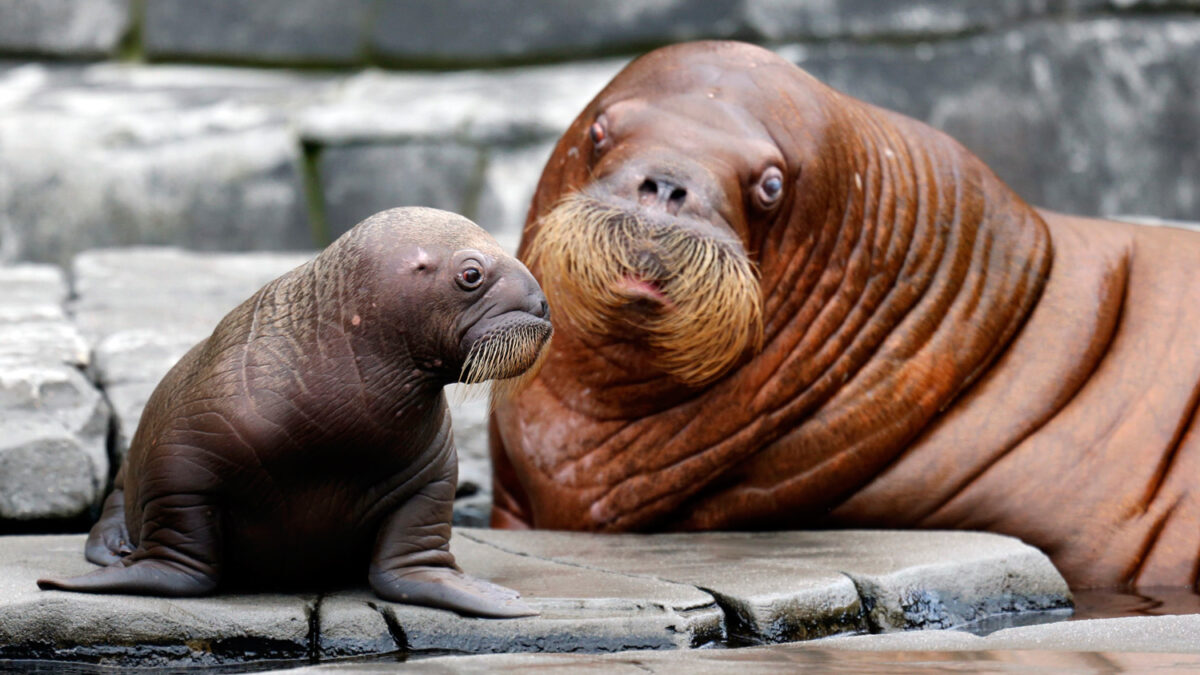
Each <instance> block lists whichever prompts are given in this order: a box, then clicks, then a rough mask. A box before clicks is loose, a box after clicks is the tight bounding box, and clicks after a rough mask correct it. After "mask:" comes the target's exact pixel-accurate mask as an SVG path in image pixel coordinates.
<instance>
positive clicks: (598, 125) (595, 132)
mask: <svg viewBox="0 0 1200 675" xmlns="http://www.w3.org/2000/svg"><path fill="white" fill-rule="evenodd" d="M588 137H589V138H591V139H592V145H593V146H594V147H595V148H596V149H597V150H599V149H600V148H601V146H603V145H604V141H606V140H608V131H606V130H605V129H604V117H603V116H601V117H599V118H597V119H596V121H595V122H592V126H591V128H590V129H588Z"/></svg>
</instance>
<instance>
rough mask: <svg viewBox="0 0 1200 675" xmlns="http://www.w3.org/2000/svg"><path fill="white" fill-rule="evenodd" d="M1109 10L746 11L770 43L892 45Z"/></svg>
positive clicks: (1005, 6)
mask: <svg viewBox="0 0 1200 675" xmlns="http://www.w3.org/2000/svg"><path fill="white" fill-rule="evenodd" d="M1135 2H1136V0H1135ZM1104 4H1105V0H1050V1H1049V2H1047V0H1005V1H1004V2H995V0H966V1H965V2H964V1H963V0H906V1H905V2H888V3H879V2H873V1H872V0H849V1H846V0H836V1H835V0H816V1H811V0H746V3H745V5H744V9H743V11H744V12H745V17H746V23H747V25H748V26H749V28H750V29H751V30H752V31H753V33H754V34H755V35H756V36H757V37H758V38H759V39H764V40H766V41H768V42H784V41H787V40H847V41H850V40H853V41H886V40H916V39H937V38H947V37H950V38H953V37H958V36H961V35H964V34H971V33H978V32H982V31H988V30H996V29H1000V28H1005V27H1007V26H1009V25H1012V24H1013V23H1016V22H1018V21H1024V20H1029V19H1034V18H1038V17H1046V16H1055V17H1061V16H1074V15H1075V14H1077V13H1079V12H1081V11H1087V10H1095V9H1099V8H1101V7H1103V6H1104ZM1130 4H1133V3H1130ZM1138 4H1144V3H1138Z"/></svg>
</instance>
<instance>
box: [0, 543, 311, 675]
mask: <svg viewBox="0 0 1200 675" xmlns="http://www.w3.org/2000/svg"><path fill="white" fill-rule="evenodd" d="M84 539H85V537H83V536H82V535H69V536H36V537H9V538H6V540H5V545H4V546H2V547H0V598H2V600H0V658H15V657H21V658H31V657H32V658H51V659H53V658H58V659H63V658H65V659H74V660H79V659H83V660H98V661H99V662H100V663H104V664H108V665H132V664H137V665H143V666H147V665H150V666H153V665H159V666H161V665H167V664H182V663H186V664H189V665H203V664H209V665H217V664H220V663H224V662H228V661H243V660H246V659H247V658H253V659H271V658H275V659H300V658H307V657H308V655H309V647H310V620H309V619H310V616H311V615H312V611H313V607H314V605H315V600H316V599H315V598H314V597H310V596H293V595H270V594H258V595H226V596H215V597H209V598H180V599H176V598H149V597H137V596H120V597H114V596H106V595H92V594H87V593H67V592H64V591H41V590H38V587H37V585H36V583H35V582H36V581H37V579H38V578H39V577H43V576H51V575H76V574H82V573H84V572H87V571H88V570H89V569H93V566H92V565H91V564H90V563H88V562H87V561H86V560H84V558H83V542H84Z"/></svg>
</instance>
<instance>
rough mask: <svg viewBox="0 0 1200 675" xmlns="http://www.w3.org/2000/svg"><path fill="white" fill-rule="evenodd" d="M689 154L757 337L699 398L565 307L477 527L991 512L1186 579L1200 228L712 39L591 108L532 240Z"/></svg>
mask: <svg viewBox="0 0 1200 675" xmlns="http://www.w3.org/2000/svg"><path fill="white" fill-rule="evenodd" d="M601 114H603V115H604V116H605V117H604V118H603V119H604V121H605V123H606V124H607V125H608V126H607V127H606V132H607V138H606V140H605V141H604V144H605V145H604V147H603V148H602V149H601V150H600V151H597V150H595V149H594V148H593V144H592V141H591V139H590V138H589V128H590V127H591V125H592V124H593V122H594V121H596V120H597V119H598V116H599V115H601ZM1031 151H1034V152H1036V148H1034V149H1031ZM680 158H684V159H680ZM689 158H690V160H692V161H693V162H694V163H698V164H699V165H700V167H701V169H698V170H695V169H694V170H691V171H690V173H689V171H682V172H680V173H681V174H685V175H687V176H688V177H689V178H696V176H699V179H697V180H694V181H693V182H692V183H691V184H690V185H691V186H693V187H695V189H694V190H692V191H691V192H689V196H690V195H692V194H693V193H695V194H697V196H698V198H700V199H701V200H706V201H707V203H708V204H709V205H710V206H711V209H710V211H711V212H712V213H715V214H716V216H717V217H714V219H713V221H714V224H715V226H717V227H723V228H725V230H726V231H731V232H733V233H735V234H736V236H737V237H739V238H740V240H741V241H742V243H743V245H744V247H745V250H746V251H747V252H748V255H750V256H751V258H752V259H753V260H754V262H755V263H756V264H757V265H758V268H759V270H760V274H761V287H762V295H763V309H764V311H763V316H764V323H765V330H764V341H763V346H762V349H761V350H760V351H757V352H754V353H748V354H747V355H746V356H745V357H744V358H743V359H742V360H741V361H740V362H739V363H738V365H737V366H736V367H734V368H733V369H732V370H730V371H729V372H727V373H726V374H725V375H723V376H722V377H721V378H719V379H718V380H716V381H715V382H712V383H710V384H707V385H705V386H702V387H698V388H695V387H686V386H683V385H681V384H680V383H678V382H676V381H674V380H672V379H671V378H670V377H667V376H665V375H663V374H656V371H655V368H654V358H653V354H650V353H648V352H647V350H646V349H645V348H644V347H642V346H640V345H639V344H638V343H637V340H636V338H631V339H629V340H613V339H609V338H602V337H598V336H594V335H581V334H580V332H579V331H577V330H575V329H574V328H573V327H572V325H570V324H569V323H564V322H561V321H560V322H558V323H556V334H555V340H554V342H553V343H552V346H551V348H550V353H549V355H548V357H547V359H546V362H545V366H544V367H543V369H542V370H541V371H540V373H539V376H538V378H537V379H536V380H535V381H534V382H533V384H532V385H531V386H530V387H529V388H527V389H526V390H525V391H524V392H523V393H521V394H520V395H519V396H518V397H516V398H515V399H513V400H511V401H510V402H508V403H506V404H503V405H501V406H499V407H498V409H497V411H496V414H495V416H494V418H493V423H492V453H493V460H494V464H495V508H494V512H493V525H495V526H497V527H508V528H520V527H536V528H554V529H572V530H594V531H628V530H634V531H656V530H721V529H772V528H778V529H783V528H789V529H790V528H811V527H847V526H850V527H899V528H908V527H913V528H939V529H943V528H956V529H957V528H961V529H976V530H988V531H993V532H999V533H1004V534H1010V535H1015V536H1018V537H1020V538H1021V539H1023V540H1025V541H1026V542H1028V543H1030V544H1033V545H1035V546H1037V547H1039V548H1041V549H1043V550H1044V551H1046V552H1047V553H1048V554H1049V555H1050V556H1051V557H1052V559H1053V560H1054V562H1055V563H1056V564H1057V565H1058V567H1059V568H1060V570H1061V571H1062V572H1063V574H1064V576H1065V577H1066V578H1067V580H1068V581H1069V582H1070V583H1071V584H1072V585H1073V586H1074V587H1106V586H1141V587H1148V586H1158V585H1172V586H1191V587H1195V586H1196V583H1197V570H1198V560H1200V558H1198V553H1200V487H1198V483H1200V481H1197V477H1200V424H1198V423H1197V405H1198V403H1200V235H1197V234H1196V233H1193V232H1188V231H1185V230H1179V229H1169V228H1152V227H1139V226H1134V225H1128V224H1122V223H1116V222H1109V221H1100V220H1091V219H1084V218H1076V217H1072V216H1066V215H1060V214H1054V213H1049V212H1046V211H1039V210H1036V209H1034V208H1032V207H1030V206H1028V205H1027V204H1026V203H1025V202H1024V201H1022V200H1021V199H1020V198H1019V197H1018V196H1017V195H1015V194H1014V193H1012V192H1011V191H1010V190H1009V189H1008V188H1007V187H1006V186H1005V185H1004V184H1002V183H1001V182H1000V181H999V179H997V178H996V177H995V175H994V174H993V173H992V172H991V171H990V170H989V169H987V167H985V166H984V165H983V164H982V163H981V162H980V161H979V160H978V159H977V158H976V157H974V156H973V155H971V154H970V153H969V152H968V151H966V150H965V149H964V148H962V147H961V146H960V145H958V144H957V143H955V142H954V141H953V140H952V139H950V138H949V137H947V136H945V135H944V134H942V133H940V132H938V131H936V130H934V129H931V128H929V127H927V126H925V125H923V124H921V123H919V122H916V121H914V120H911V119H908V118H905V117H903V116H901V115H898V114H895V113H892V112H889V111H885V110H882V109H879V108H875V107H872V106H870V105H867V104H865V103H862V102H860V101H857V100H855V99H852V98H850V97H847V96H845V95H843V94H840V93H837V92H835V91H833V90H831V89H829V88H828V87H825V86H824V85H822V84H820V83H819V82H817V81H816V80H814V79H812V78H811V77H810V76H808V75H807V74H806V73H804V72H803V71H801V70H800V69H799V68H796V67H795V66H794V65H792V64H790V63H788V62H786V61H784V60H782V59H780V58H778V57H777V56H775V55H773V54H771V53H770V52H767V51H765V50H762V49H759V48H757V47H753V46H750V45H744V44H739V43H728V42H703V43H690V44H684V45H677V46H673V47H668V48H664V49H660V50H657V51H655V52H652V53H650V54H648V55H646V56H644V57H642V58H641V59H639V60H637V61H635V62H634V63H633V64H631V65H630V66H629V67H627V68H626V69H625V70H624V71H623V72H622V73H621V74H619V75H618V76H617V77H616V78H615V79H614V80H613V82H612V83H610V84H609V85H608V87H607V88H606V89H604V91H602V92H601V93H600V94H599V95H598V96H597V97H596V99H595V100H593V101H592V102H591V103H590V104H589V105H588V106H587V108H586V109H585V110H584V111H583V112H582V114H581V115H580V116H579V117H578V119H576V120H575V122H574V123H573V124H572V125H571V127H570V128H569V129H568V130H567V131H566V133H565V134H564V135H563V137H562V139H561V140H560V141H559V143H558V145H557V147H556V148H555V151H554V153H553V155H552V156H551V158H550V160H549V162H548V164H547V166H546V169H545V172H544V173H543V175H542V179H541V182H540V184H539V186H538V189H537V193H536V195H535V197H534V199H533V203H532V206H531V208H530V213H529V220H528V222H527V224H526V228H525V232H524V238H523V242H522V248H521V254H520V255H521V256H522V257H524V254H525V253H526V252H527V251H528V249H529V244H530V242H531V241H532V240H534V239H536V238H537V237H538V232H539V225H538V221H539V218H541V216H543V215H544V214H545V213H547V212H548V211H549V210H550V209H551V208H552V207H553V206H554V205H555V204H556V203H557V202H558V201H559V200H560V199H561V198H562V197H564V196H566V195H569V194H571V193H573V192H575V191H578V190H581V189H584V188H588V189H593V190H594V189H596V188H597V186H600V187H602V188H603V189H602V190H600V192H601V193H603V194H606V195H608V194H617V193H619V192H620V189H621V188H620V186H617V187H613V186H612V185H613V182H612V180H611V177H612V176H613V175H616V174H617V173H619V172H620V171H622V170H625V169H629V168H630V167H634V168H635V169H637V170H644V169H645V170H649V171H655V170H658V169H659V168H661V166H660V165H664V164H665V165H669V164H672V163H680V162H682V163H683V164H686V163H687V162H688V159H689ZM772 159H773V161H781V162H782V163H783V165H784V168H785V171H784V173H785V175H786V180H785V185H786V190H785V194H784V196H783V203H782V204H781V206H779V207H778V208H776V209H775V210H774V211H771V212H763V211H762V210H761V209H756V208H755V206H754V204H753V203H752V201H751V200H750V197H749V196H748V194H749V189H750V188H749V186H750V185H751V184H752V181H753V180H754V176H755V175H756V173H757V172H758V171H760V170H761V169H762V166H763V162H768V161H772ZM656 162H657V163H658V164H656ZM647 167H649V168H648V169H647ZM656 167H658V168H656ZM697 171H698V173H697ZM856 176H857V178H856ZM606 181H608V182H607V183H606ZM860 183H861V187H860ZM618 196H620V195H618ZM532 271H533V273H534V275H535V276H536V277H538V278H539V280H540V281H542V279H541V274H540V271H539V268H537V267H536V266H535V267H532ZM681 272H682V273H686V272H687V270H683V271H681ZM542 283H543V286H544V285H545V282H544V281H542ZM550 290H551V289H549V288H547V291H548V293H547V294H548V295H551V301H552V304H553V296H552V294H551V293H549V291H550ZM556 312H557V310H556ZM556 315H557V316H561V313H558V314H556Z"/></svg>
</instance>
